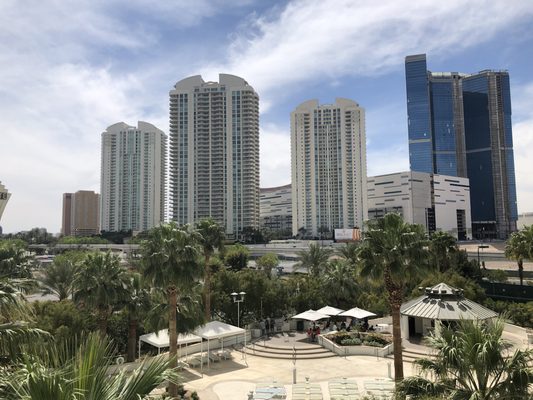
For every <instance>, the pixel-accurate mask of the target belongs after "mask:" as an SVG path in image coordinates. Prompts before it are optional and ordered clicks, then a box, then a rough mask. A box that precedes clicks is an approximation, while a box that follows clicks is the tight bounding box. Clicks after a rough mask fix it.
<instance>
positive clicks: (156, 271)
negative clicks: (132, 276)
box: [143, 222, 201, 397]
mask: <svg viewBox="0 0 533 400" xmlns="http://www.w3.org/2000/svg"><path fill="white" fill-rule="evenodd" d="M199 256H200V251H199V249H198V235H197V234H196V233H195V232H194V231H193V230H192V229H191V227H190V226H188V225H186V226H183V227H179V226H178V225H176V223H175V222H170V223H168V224H164V225H161V226H159V227H157V228H154V229H153V230H152V231H151V232H150V234H149V237H148V240H147V241H146V242H145V243H143V260H144V276H145V277H146V278H147V279H148V280H149V281H151V282H152V284H153V285H154V286H156V287H160V288H165V290H166V295H167V298H168V305H169V308H168V312H169V314H168V332H169V340H170V349H169V350H170V351H169V353H170V354H169V356H170V358H171V362H170V366H171V367H172V368H174V367H176V354H177V351H178V348H177V340H178V336H177V331H176V312H177V308H178V304H177V300H178V297H179V294H180V293H182V292H184V291H185V292H187V291H188V290H190V287H191V285H193V283H194V281H195V279H196V278H198V277H199V276H201V264H200V263H199ZM169 392H170V396H173V397H176V395H177V387H176V385H174V384H172V383H171V384H170V386H169Z"/></svg>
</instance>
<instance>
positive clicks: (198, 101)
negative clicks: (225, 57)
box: [170, 74, 259, 239]
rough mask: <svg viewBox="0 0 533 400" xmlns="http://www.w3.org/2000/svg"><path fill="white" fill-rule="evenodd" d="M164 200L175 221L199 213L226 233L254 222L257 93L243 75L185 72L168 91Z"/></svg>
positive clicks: (256, 208) (234, 234) (190, 219)
mask: <svg viewBox="0 0 533 400" xmlns="http://www.w3.org/2000/svg"><path fill="white" fill-rule="evenodd" d="M170 206H171V217H172V219H173V220H175V221H177V222H178V223H179V224H183V223H194V222H197V221H198V220H200V219H202V218H205V217H213V219H214V220H215V221H216V222H218V223H219V224H220V225H221V226H223V227H224V229H225V231H226V234H227V236H228V237H230V238H235V239H237V238H239V237H240V236H241V234H242V232H243V230H246V229H247V228H258V226H259V96H258V95H257V93H256V92H255V91H254V89H253V88H252V87H251V86H250V85H249V84H248V82H246V81H245V80H244V79H242V78H239V77H238V76H234V75H227V74H220V75H219V82H205V81H204V80H203V79H202V77H201V76H199V75H196V76H191V77H189V78H186V79H183V80H181V81H179V82H178V83H176V85H175V87H174V89H173V90H171V91H170Z"/></svg>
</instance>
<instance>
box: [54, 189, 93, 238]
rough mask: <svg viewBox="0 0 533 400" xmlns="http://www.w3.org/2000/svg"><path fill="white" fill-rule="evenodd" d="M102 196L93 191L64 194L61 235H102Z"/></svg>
mask: <svg viewBox="0 0 533 400" xmlns="http://www.w3.org/2000/svg"><path fill="white" fill-rule="evenodd" d="M99 202H100V196H99V195H98V193H95V192H93V191H92V190H79V191H77V192H76V193H64V194H63V221H62V224H61V234H63V235H65V236H90V235H97V234H98V233H100V228H99V226H100V221H99V219H100V212H99V209H100V204H99Z"/></svg>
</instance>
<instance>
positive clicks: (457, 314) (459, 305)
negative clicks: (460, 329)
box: [400, 283, 498, 321]
mask: <svg viewBox="0 0 533 400" xmlns="http://www.w3.org/2000/svg"><path fill="white" fill-rule="evenodd" d="M425 291H426V293H425V294H424V295H423V296H420V297H418V298H416V299H414V300H411V301H408V302H407V303H405V304H403V305H402V307H401V308H400V313H401V314H402V315H406V316H409V317H419V318H428V319H436V320H446V321H458V320H461V319H469V320H483V319H489V318H494V317H497V316H498V313H496V312H494V311H492V310H489V309H488V308H486V307H483V306H482V305H480V304H478V303H476V302H474V301H472V300H469V299H467V298H465V297H464V295H463V291H462V290H459V289H456V288H454V287H451V286H449V285H447V284H445V283H439V284H438V285H435V286H433V287H428V288H425Z"/></svg>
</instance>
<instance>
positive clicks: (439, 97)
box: [430, 79, 457, 176]
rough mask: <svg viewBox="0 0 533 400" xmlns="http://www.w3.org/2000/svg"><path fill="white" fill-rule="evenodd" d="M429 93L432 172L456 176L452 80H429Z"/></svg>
mask: <svg viewBox="0 0 533 400" xmlns="http://www.w3.org/2000/svg"><path fill="white" fill-rule="evenodd" d="M430 93H431V112H432V116H433V118H432V121H431V124H432V131H433V152H434V153H433V157H434V161H433V164H434V166H435V168H434V172H435V173H437V174H442V175H451V176H457V157H456V153H455V127H454V121H453V116H454V112H453V101H454V100H453V82H452V80H451V79H448V80H443V81H438V82H431V83H430Z"/></svg>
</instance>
